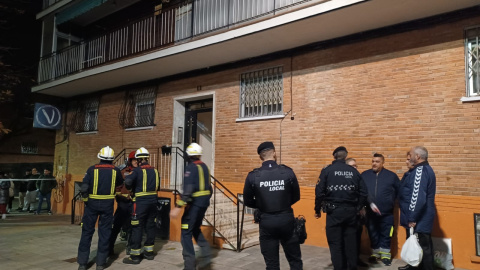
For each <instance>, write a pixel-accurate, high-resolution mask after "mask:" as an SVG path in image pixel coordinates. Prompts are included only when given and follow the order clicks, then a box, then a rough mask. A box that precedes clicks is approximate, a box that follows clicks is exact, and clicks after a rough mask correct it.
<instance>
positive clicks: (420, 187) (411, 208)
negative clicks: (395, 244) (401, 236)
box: [398, 146, 436, 270]
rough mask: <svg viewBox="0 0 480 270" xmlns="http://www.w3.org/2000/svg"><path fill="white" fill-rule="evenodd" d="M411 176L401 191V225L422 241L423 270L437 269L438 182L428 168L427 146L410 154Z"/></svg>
mask: <svg viewBox="0 0 480 270" xmlns="http://www.w3.org/2000/svg"><path fill="white" fill-rule="evenodd" d="M410 163H411V164H412V165H413V169H412V170H411V172H410V173H409V174H408V175H407V176H406V177H405V179H404V180H403V181H404V183H402V185H401V187H400V192H399V201H400V213H401V215H400V224H401V225H402V226H404V227H405V228H406V229H407V238H408V237H409V236H410V235H409V228H414V231H415V233H417V235H418V241H419V243H420V246H421V247H422V249H423V258H422V262H421V264H420V267H419V268H420V269H425V270H429V269H434V266H433V244H432V236H431V233H432V228H433V220H434V219H435V191H436V178H435V173H434V172H433V169H432V167H430V165H429V164H428V151H427V149H426V148H425V147H423V146H416V147H413V148H412V149H411V150H410ZM398 269H399V270H407V269H414V267H412V266H410V265H406V266H403V267H399V268H398Z"/></svg>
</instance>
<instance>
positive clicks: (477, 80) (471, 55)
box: [465, 27, 480, 97]
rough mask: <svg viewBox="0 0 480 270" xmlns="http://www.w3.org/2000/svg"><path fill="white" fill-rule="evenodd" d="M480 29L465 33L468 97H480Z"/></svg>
mask: <svg viewBox="0 0 480 270" xmlns="http://www.w3.org/2000/svg"><path fill="white" fill-rule="evenodd" d="M479 38H480V27H476V28H470V29H467V30H466V31H465V60H466V63H465V72H466V74H465V80H466V85H467V97H473V96H479V95H480V59H479V57H480V52H479V46H480V44H479V41H480V40H479Z"/></svg>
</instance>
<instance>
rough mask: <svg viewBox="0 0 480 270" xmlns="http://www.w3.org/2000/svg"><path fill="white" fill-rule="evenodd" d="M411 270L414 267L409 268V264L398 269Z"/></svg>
mask: <svg viewBox="0 0 480 270" xmlns="http://www.w3.org/2000/svg"><path fill="white" fill-rule="evenodd" d="M413 269H415V267H413V266H411V265H410V264H407V265H405V266H400V267H398V270H413Z"/></svg>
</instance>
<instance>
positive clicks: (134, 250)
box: [130, 249, 141, 255]
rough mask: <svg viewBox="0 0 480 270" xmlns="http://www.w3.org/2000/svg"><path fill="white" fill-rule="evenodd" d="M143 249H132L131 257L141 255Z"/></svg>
mask: <svg viewBox="0 0 480 270" xmlns="http://www.w3.org/2000/svg"><path fill="white" fill-rule="evenodd" d="M140 251H141V249H132V250H130V255H140Z"/></svg>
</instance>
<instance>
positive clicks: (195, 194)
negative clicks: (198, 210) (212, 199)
mask: <svg viewBox="0 0 480 270" xmlns="http://www.w3.org/2000/svg"><path fill="white" fill-rule="evenodd" d="M207 195H210V190H203V191H197V192H194V193H193V194H192V197H200V196H207Z"/></svg>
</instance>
